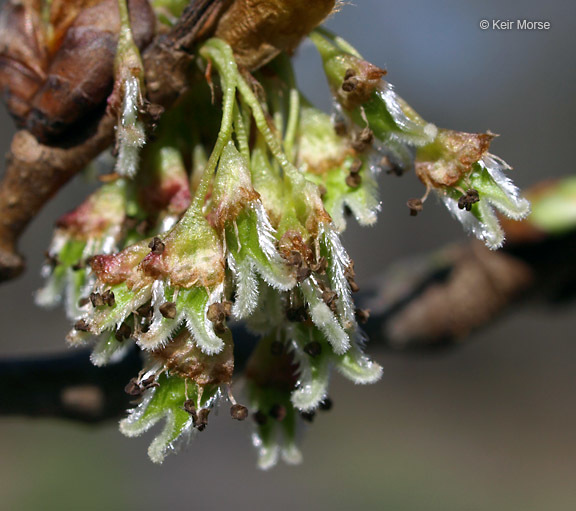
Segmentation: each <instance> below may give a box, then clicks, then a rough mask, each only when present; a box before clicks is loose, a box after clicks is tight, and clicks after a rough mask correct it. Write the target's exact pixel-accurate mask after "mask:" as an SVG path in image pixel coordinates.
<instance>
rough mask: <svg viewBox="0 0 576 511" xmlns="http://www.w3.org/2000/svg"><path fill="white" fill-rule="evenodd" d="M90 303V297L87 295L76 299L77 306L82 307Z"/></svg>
mask: <svg viewBox="0 0 576 511" xmlns="http://www.w3.org/2000/svg"><path fill="white" fill-rule="evenodd" d="M89 303H90V298H88V297H86V296H85V297H84V298H80V300H78V307H84V306H85V305H88V304H89Z"/></svg>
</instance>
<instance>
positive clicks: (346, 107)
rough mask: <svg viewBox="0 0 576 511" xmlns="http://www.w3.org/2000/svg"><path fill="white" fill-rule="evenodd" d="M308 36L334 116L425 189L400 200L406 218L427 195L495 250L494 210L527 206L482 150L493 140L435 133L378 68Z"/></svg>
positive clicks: (330, 38)
mask: <svg viewBox="0 0 576 511" xmlns="http://www.w3.org/2000/svg"><path fill="white" fill-rule="evenodd" d="M311 38H312V40H313V42H314V43H315V44H316V47H317V48H318V50H319V52H320V54H321V56H322V60H323V64H324V70H325V73H326V77H327V79H328V82H329V84H330V87H331V89H332V92H333V94H334V97H335V98H336V104H337V109H338V112H339V113H340V114H341V115H342V116H343V117H344V118H345V119H346V120H347V121H348V123H349V124H351V125H352V126H354V127H355V128H356V129H358V127H362V128H363V131H365V132H369V133H370V134H371V136H373V137H375V138H376V139H377V140H379V141H380V142H381V144H382V145H383V147H384V148H385V149H386V150H387V151H388V152H389V153H390V155H391V156H392V158H393V159H394V160H395V162H396V165H398V166H400V167H403V168H404V169H406V170H408V169H412V168H414V170H415V172H416V175H417V176H418V178H419V179H420V180H421V181H422V183H424V185H425V186H426V193H425V194H424V196H423V197H422V198H419V199H411V200H409V201H408V207H409V208H410V210H411V214H412V215H416V214H417V213H418V212H419V211H421V210H422V207H423V203H424V201H425V200H426V198H427V197H428V194H429V192H430V191H431V190H434V192H436V194H437V195H438V196H439V197H440V199H441V200H442V202H444V204H445V205H446V207H447V208H448V210H449V211H450V213H451V214H452V215H453V216H454V217H455V218H456V219H457V220H459V221H460V222H461V223H462V225H463V226H464V228H465V229H466V230H467V231H468V232H470V233H471V234H473V235H474V236H476V237H477V238H479V239H481V240H482V241H483V242H484V243H485V244H486V245H487V246H488V247H489V248H491V249H496V248H499V247H501V246H502V244H503V242H504V233H503V231H502V228H501V227H500V224H499V221H498V217H497V215H496V213H495V212H494V209H497V210H498V211H499V212H500V213H502V214H504V215H505V216H506V217H508V218H512V219H514V220H522V219H524V218H526V217H527V216H528V214H529V213H530V204H529V202H528V201H527V200H526V199H524V198H522V197H521V195H520V191H519V190H518V188H517V187H516V186H514V184H513V183H512V181H511V180H510V179H509V178H508V177H507V176H506V174H505V172H507V171H509V170H511V167H510V166H508V165H507V164H506V163H505V162H504V161H503V160H501V159H500V158H498V157H497V156H494V155H492V154H490V153H489V152H488V150H489V147H490V142H491V141H492V139H493V138H494V135H493V134H491V133H483V134H473V133H462V132H457V131H451V130H446V129H439V128H437V127H436V126H435V125H433V124H430V123H428V122H426V121H425V120H424V119H422V118H421V117H420V116H419V115H418V114H417V113H416V112H415V111H414V110H413V109H412V108H411V107H410V106H409V105H408V104H407V103H406V102H405V101H404V100H403V99H402V98H401V97H400V96H398V95H397V94H396V92H395V91H394V89H393V87H392V85H391V84H389V83H388V82H386V81H385V80H384V79H383V78H382V77H383V76H384V75H385V71H384V70H382V69H380V68H378V67H376V66H374V65H373V64H370V63H369V62H366V61H365V60H363V59H362V57H361V56H360V55H359V54H358V52H357V51H356V50H355V49H354V48H352V47H351V46H350V45H349V44H348V43H346V42H345V41H343V40H342V39H341V38H339V37H336V36H334V35H332V34H330V33H329V32H327V31H325V30H322V29H317V30H316V31H315V32H313V33H312V34H311Z"/></svg>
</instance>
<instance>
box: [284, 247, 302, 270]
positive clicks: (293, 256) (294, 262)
mask: <svg viewBox="0 0 576 511" xmlns="http://www.w3.org/2000/svg"><path fill="white" fill-rule="evenodd" d="M303 263H304V259H303V257H302V254H301V253H300V252H298V251H297V250H292V251H290V256H289V258H288V264H289V265H290V266H302V264H303Z"/></svg>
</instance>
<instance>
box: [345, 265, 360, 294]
mask: <svg viewBox="0 0 576 511" xmlns="http://www.w3.org/2000/svg"><path fill="white" fill-rule="evenodd" d="M344 276H345V277H346V280H347V281H348V285H349V286H350V291H352V292H353V293H357V292H358V291H360V288H359V287H358V284H356V281H355V280H354V278H355V277H356V271H355V270H354V261H350V264H349V265H348V266H347V267H346V270H344Z"/></svg>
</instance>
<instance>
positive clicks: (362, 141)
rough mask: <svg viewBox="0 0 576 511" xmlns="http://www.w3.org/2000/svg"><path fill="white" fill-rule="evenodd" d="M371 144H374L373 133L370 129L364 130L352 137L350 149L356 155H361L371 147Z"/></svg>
mask: <svg viewBox="0 0 576 511" xmlns="http://www.w3.org/2000/svg"><path fill="white" fill-rule="evenodd" d="M372 142H374V133H372V130H371V129H370V128H364V129H363V130H362V131H361V132H360V133H358V134H357V135H356V136H355V137H354V140H353V141H352V149H354V150H355V151H356V152H358V153H363V152H364V151H366V149H368V147H370V146H371V145H372Z"/></svg>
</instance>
